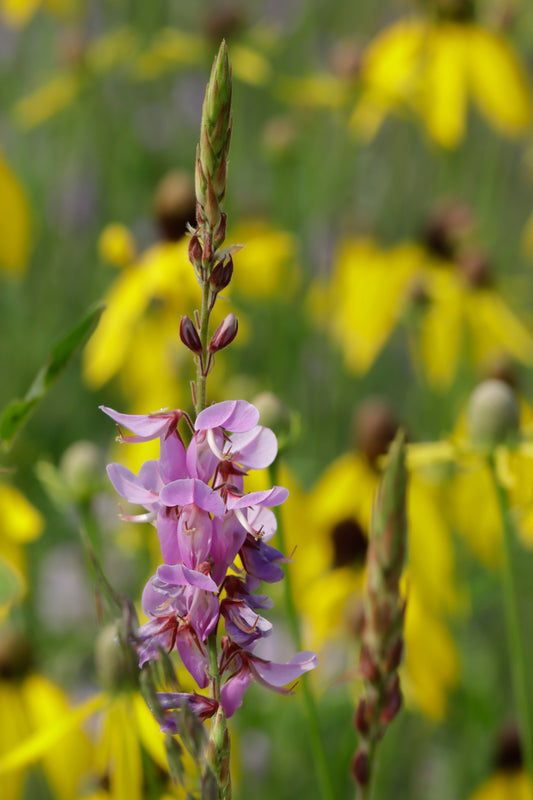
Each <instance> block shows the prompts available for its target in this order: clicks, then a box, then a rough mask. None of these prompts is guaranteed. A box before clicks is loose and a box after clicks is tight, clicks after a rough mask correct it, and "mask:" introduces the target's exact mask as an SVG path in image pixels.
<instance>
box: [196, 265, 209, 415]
mask: <svg viewBox="0 0 533 800" xmlns="http://www.w3.org/2000/svg"><path fill="white" fill-rule="evenodd" d="M209 316H210V310H209V281H208V280H206V281H205V282H204V284H203V286H202V307H201V309H200V330H199V331H198V334H199V336H200V342H201V344H202V356H201V358H200V357H198V363H197V365H196V407H195V411H196V415H198V414H199V413H200V411H203V410H204V408H206V406H207V374H205V369H204V366H205V365H206V364H207V359H208V351H207V345H208V339H209Z"/></svg>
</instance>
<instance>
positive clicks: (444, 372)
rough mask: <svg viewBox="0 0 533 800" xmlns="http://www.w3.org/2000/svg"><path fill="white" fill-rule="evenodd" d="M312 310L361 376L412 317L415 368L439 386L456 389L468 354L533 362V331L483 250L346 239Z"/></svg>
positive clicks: (482, 362) (478, 359)
mask: <svg viewBox="0 0 533 800" xmlns="http://www.w3.org/2000/svg"><path fill="white" fill-rule="evenodd" d="M309 309H310V312H311V314H312V315H313V316H314V317H315V318H316V319H317V320H319V321H321V322H322V324H323V325H324V327H325V328H326V329H327V330H328V331H329V333H330V335H331V338H332V339H333V340H334V341H335V342H336V344H337V345H338V346H339V347H340V348H341V351H342V352H343V355H344V359H345V363H346V366H347V368H348V369H349V370H350V371H352V372H355V373H356V374H363V373H365V372H366V371H367V370H368V369H370V367H371V366H372V365H373V364H374V362H375V361H376V359H377V358H378V356H379V354H380V353H381V351H382V350H383V348H384V347H385V345H386V343H387V341H388V340H389V338H390V337H391V336H392V335H393V333H394V331H395V329H396V327H397V326H398V324H399V323H400V322H403V321H409V320H410V319H411V320H412V321H413V324H412V325H411V326H410V328H409V332H410V338H409V343H410V347H411V351H412V355H413V363H414V366H415V367H416V368H419V369H421V370H422V371H423V373H424V375H425V376H426V379H427V380H428V381H429V383H430V384H431V385H432V386H433V387H434V388H436V389H447V388H448V387H449V386H450V384H451V383H452V381H453V379H454V377H455V375H456V372H457V368H458V366H459V363H460V360H461V358H462V357H464V356H467V357H469V358H470V359H471V360H472V361H473V362H474V364H476V365H477V366H478V368H480V367H483V366H486V365H487V364H488V363H490V362H491V361H492V360H494V359H495V358H496V357H498V356H500V355H501V354H502V353H505V354H508V355H511V356H513V357H514V358H516V359H517V360H519V361H521V362H522V363H524V364H528V365H532V364H533V336H532V335H531V334H530V333H529V331H528V330H527V328H526V327H525V325H523V323H522V322H521V321H520V320H519V318H518V317H517V316H516V315H515V314H514V312H513V311H512V310H511V308H510V307H509V306H508V305H507V303H506V302H505V300H504V299H503V298H502V296H501V294H500V293H499V292H498V291H497V289H496V288H495V287H494V285H493V283H492V279H491V275H490V269H489V266H488V262H487V260H486V258H485V257H484V256H483V254H480V253H478V252H477V251H467V252H465V253H461V254H459V255H458V256H457V257H456V258H455V259H454V261H451V260H449V259H443V258H441V257H437V256H435V255H433V254H431V253H430V252H429V250H428V249H427V248H425V247H423V246H422V245H419V244H416V243H409V242H406V243H403V244H399V245H396V246H394V247H392V248H389V249H384V248H382V247H380V246H379V245H378V244H377V243H376V242H374V241H373V240H371V239H367V238H354V239H350V240H347V241H346V242H344V243H343V244H342V245H341V247H340V248H339V252H338V255H337V257H336V258H335V260H334V263H333V268H332V274H331V277H330V279H329V281H325V280H323V279H320V280H316V281H315V282H314V284H312V286H311V290H310V295H309Z"/></svg>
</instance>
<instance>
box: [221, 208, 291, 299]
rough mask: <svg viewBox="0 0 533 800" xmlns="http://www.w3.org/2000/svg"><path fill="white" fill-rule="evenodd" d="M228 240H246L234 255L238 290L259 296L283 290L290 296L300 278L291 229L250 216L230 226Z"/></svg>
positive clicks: (245, 293)
mask: <svg viewBox="0 0 533 800" xmlns="http://www.w3.org/2000/svg"><path fill="white" fill-rule="evenodd" d="M228 240H229V241H232V242H246V246H245V247H243V249H242V250H240V251H239V253H238V254H237V255H236V256H235V259H234V264H235V267H234V268H235V271H236V274H237V276H238V280H237V281H236V282H235V283H236V287H235V288H236V291H237V292H238V293H239V294H243V295H245V296H246V297H252V298H257V299H262V298H265V297H273V296H274V295H279V294H280V292H281V291H283V296H284V297H287V299H289V298H290V296H291V295H292V293H293V292H294V290H295V289H296V287H297V285H298V281H299V266H298V262H297V251H296V242H295V240H294V237H293V236H292V235H291V234H290V233H288V232H287V231H280V230H276V229H273V228H270V227H269V226H267V225H265V223H264V222H261V221H259V220H256V221H254V220H251V221H249V222H247V223H246V224H244V225H241V226H239V227H238V228H236V229H233V230H231V231H230V232H229V234H228Z"/></svg>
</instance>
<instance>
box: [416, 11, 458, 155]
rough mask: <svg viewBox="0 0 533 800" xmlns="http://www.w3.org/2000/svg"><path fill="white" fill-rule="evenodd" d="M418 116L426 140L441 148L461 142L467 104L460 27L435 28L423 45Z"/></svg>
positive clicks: (441, 26) (445, 26)
mask: <svg viewBox="0 0 533 800" xmlns="http://www.w3.org/2000/svg"><path fill="white" fill-rule="evenodd" d="M425 48H426V50H425V55H424V59H425V61H426V63H425V67H424V79H423V82H422V87H421V95H420V106H421V113H422V115H423V117H424V119H425V123H426V126H427V129H428V133H429V134H430V136H431V137H432V138H433V139H435V141H436V142H438V143H439V144H440V145H442V146H443V147H454V146H455V145H456V144H457V142H458V141H459V140H460V139H461V138H462V136H463V133H464V126H465V117H466V100H467V60H466V59H467V52H468V38H467V36H466V34H465V27H464V26H463V25H451V24H450V25H444V24H443V25H437V26H435V27H434V28H433V29H432V30H431V32H430V33H429V34H428V37H427V40H426V42H425Z"/></svg>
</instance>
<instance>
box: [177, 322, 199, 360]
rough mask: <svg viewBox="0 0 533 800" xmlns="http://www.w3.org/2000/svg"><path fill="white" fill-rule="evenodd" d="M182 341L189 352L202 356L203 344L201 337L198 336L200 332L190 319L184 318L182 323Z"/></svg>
mask: <svg viewBox="0 0 533 800" xmlns="http://www.w3.org/2000/svg"><path fill="white" fill-rule="evenodd" d="M180 339H181V341H182V342H183V344H184V345H185V347H188V348H189V350H192V352H193V353H195V354H196V355H197V356H199V355H201V354H202V352H203V350H202V343H201V341H200V337H199V336H198V331H197V330H196V327H195V325H194V322H193V321H192V319H190V317H187V316H185V317H182V318H181V322H180Z"/></svg>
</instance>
